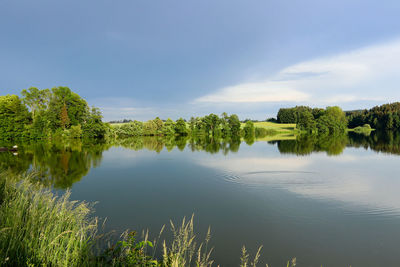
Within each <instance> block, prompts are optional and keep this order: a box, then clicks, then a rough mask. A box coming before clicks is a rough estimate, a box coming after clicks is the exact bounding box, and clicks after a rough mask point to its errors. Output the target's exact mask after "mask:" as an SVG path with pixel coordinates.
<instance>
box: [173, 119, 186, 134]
mask: <svg viewBox="0 0 400 267" xmlns="http://www.w3.org/2000/svg"><path fill="white" fill-rule="evenodd" d="M175 133H176V134H177V135H181V136H185V135H187V134H188V130H187V128H186V122H185V120H184V119H182V118H180V119H178V120H177V121H176V123H175Z"/></svg>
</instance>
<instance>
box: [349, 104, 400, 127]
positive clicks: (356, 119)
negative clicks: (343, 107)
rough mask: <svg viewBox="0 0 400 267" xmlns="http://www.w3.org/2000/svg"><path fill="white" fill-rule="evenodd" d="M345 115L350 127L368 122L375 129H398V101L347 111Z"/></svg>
mask: <svg viewBox="0 0 400 267" xmlns="http://www.w3.org/2000/svg"><path fill="white" fill-rule="evenodd" d="M346 115H347V117H348V120H349V127H351V128H355V127H358V126H363V125H365V124H369V125H370V126H371V127H372V128H374V129H377V130H387V131H396V130H400V102H395V103H390V104H384V105H381V106H376V107H373V108H371V109H369V110H367V109H365V110H356V111H348V112H346Z"/></svg>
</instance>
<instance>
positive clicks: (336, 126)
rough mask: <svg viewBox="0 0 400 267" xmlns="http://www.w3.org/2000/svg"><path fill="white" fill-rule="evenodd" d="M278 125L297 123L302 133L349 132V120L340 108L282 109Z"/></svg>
mask: <svg viewBox="0 0 400 267" xmlns="http://www.w3.org/2000/svg"><path fill="white" fill-rule="evenodd" d="M277 122H278V123H295V124H297V128H299V129H300V130H302V131H307V132H313V133H318V134H340V133H344V132H346V130H347V125H348V120H347V118H346V114H345V113H344V112H343V110H342V109H341V108H340V107H337V106H334V107H327V108H326V109H322V108H311V107H307V106H296V107H293V108H281V109H279V111H278V114H277Z"/></svg>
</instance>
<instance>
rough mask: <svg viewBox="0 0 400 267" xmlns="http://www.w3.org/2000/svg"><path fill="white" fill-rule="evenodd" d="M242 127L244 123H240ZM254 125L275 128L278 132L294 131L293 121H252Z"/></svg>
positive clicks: (268, 128) (269, 128)
mask: <svg viewBox="0 0 400 267" xmlns="http://www.w3.org/2000/svg"><path fill="white" fill-rule="evenodd" d="M241 125H242V127H243V126H244V123H242V124H241ZM254 127H259V128H265V129H267V130H276V131H277V132H278V133H294V132H295V131H296V124H295V123H275V122H267V121H259V122H255V123H254Z"/></svg>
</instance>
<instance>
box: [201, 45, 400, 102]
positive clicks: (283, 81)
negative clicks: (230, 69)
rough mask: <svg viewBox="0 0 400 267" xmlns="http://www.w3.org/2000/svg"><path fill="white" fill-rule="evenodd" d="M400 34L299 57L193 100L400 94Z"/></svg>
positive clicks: (336, 99)
mask: <svg viewBox="0 0 400 267" xmlns="http://www.w3.org/2000/svg"><path fill="white" fill-rule="evenodd" d="M399 65H400V40H395V41H391V42H388V43H385V44H379V45H374V46H368V47H364V48H362V49H357V50H354V51H350V52H346V53H342V54H337V55H333V56H329V57H321V58H317V59H313V60H310V61H305V62H301V63H298V64H295V65H292V66H289V67H287V68H284V69H282V70H280V71H279V72H278V73H277V74H275V75H273V76H270V77H267V78H266V79H264V80H262V81H258V82H243V83H240V84H237V85H232V86H228V87H225V88H220V89H218V90H217V91H216V92H214V93H211V94H208V95H205V96H202V97H199V98H197V99H196V100H195V101H194V102H195V103H254V102H263V103H274V102H291V103H292V102H294V103H296V102H297V103H318V104H327V105H329V104H338V105H340V104H341V103H347V102H356V101H385V102H387V101H396V100H400V90H398V87H399V86H398V85H399V84H400V68H399Z"/></svg>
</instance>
